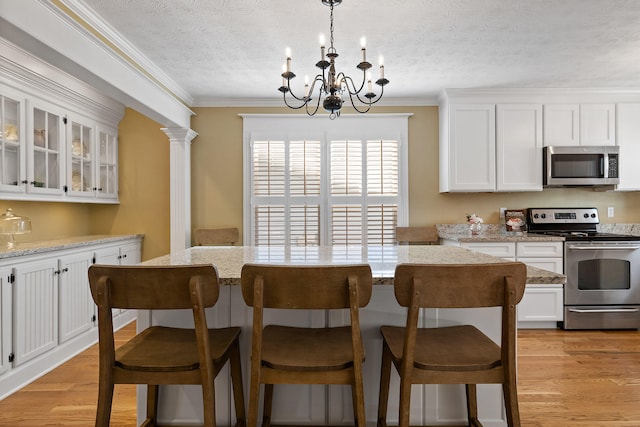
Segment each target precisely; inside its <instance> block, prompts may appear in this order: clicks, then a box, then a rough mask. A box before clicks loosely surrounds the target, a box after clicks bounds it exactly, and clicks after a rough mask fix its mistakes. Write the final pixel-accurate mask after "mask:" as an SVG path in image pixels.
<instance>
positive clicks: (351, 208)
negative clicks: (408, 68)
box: [243, 115, 408, 246]
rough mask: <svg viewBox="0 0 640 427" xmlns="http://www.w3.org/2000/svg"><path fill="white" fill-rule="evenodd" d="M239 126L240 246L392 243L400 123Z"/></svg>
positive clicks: (347, 119)
mask: <svg viewBox="0 0 640 427" xmlns="http://www.w3.org/2000/svg"><path fill="white" fill-rule="evenodd" d="M243 119H244V141H245V147H244V153H245V155H244V158H245V169H244V170H245V186H244V191H245V198H244V200H245V204H246V205H245V209H244V211H245V214H244V215H245V218H244V224H245V227H244V230H245V231H244V235H245V242H244V243H245V244H247V245H255V246H319V245H332V246H337V245H340V246H352V245H355V246H361V245H387V244H394V243H395V228H396V226H397V225H398V224H405V223H406V210H407V209H406V206H407V203H406V190H405V189H406V181H407V178H406V163H407V158H406V157H407V154H406V152H407V150H406V135H407V119H408V115H374V116H371V115H369V116H366V117H363V116H353V117H351V116H342V117H340V119H338V120H335V121H330V120H327V119H326V117H314V118H309V117H306V116H297V115H296V116H267V115H257V116H256V115H250V116H243ZM247 202H248V203H247Z"/></svg>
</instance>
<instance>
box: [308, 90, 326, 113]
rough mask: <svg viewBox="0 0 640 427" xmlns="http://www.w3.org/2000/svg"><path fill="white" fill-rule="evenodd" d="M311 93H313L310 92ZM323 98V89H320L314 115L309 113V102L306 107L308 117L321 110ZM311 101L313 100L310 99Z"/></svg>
mask: <svg viewBox="0 0 640 427" xmlns="http://www.w3.org/2000/svg"><path fill="white" fill-rule="evenodd" d="M309 93H311V92H309ZM321 98H322V88H320V89H318V100H317V102H316V108H314V110H313V113H310V112H309V102H307V103H306V104H305V105H306V106H307V108H306V110H307V115H309V116H314V115H315V114H316V113H317V112H318V109H319V108H320V99H321ZM310 100H311V98H310Z"/></svg>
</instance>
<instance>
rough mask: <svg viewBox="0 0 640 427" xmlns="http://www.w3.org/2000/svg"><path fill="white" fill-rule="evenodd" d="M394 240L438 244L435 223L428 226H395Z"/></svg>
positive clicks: (407, 242) (406, 242)
mask: <svg viewBox="0 0 640 427" xmlns="http://www.w3.org/2000/svg"><path fill="white" fill-rule="evenodd" d="M396 242H398V243H405V244H409V243H420V244H429V245H433V244H438V243H439V237H438V230H437V229H436V226H435V225H433V226H428V227H396Z"/></svg>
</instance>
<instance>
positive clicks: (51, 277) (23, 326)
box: [13, 258, 58, 366]
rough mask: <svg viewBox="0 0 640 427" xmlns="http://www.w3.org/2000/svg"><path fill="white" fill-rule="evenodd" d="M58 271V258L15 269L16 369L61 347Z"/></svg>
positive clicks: (23, 264)
mask: <svg viewBox="0 0 640 427" xmlns="http://www.w3.org/2000/svg"><path fill="white" fill-rule="evenodd" d="M57 271H58V259H57V258H47V259H41V260H37V261H32V262H25V263H22V264H20V265H19V266H17V267H15V268H14V270H13V272H14V273H13V274H14V275H15V282H14V286H13V293H14V297H15V304H14V306H13V319H14V324H13V331H14V343H15V347H14V349H13V353H14V357H15V359H14V365H15V366H19V365H21V364H23V363H25V362H27V361H29V360H31V359H33V358H35V357H36V356H39V355H41V354H43V353H45V352H47V351H49V350H51V349H53V348H55V347H56V346H57V345H58V280H57V273H56V272H57Z"/></svg>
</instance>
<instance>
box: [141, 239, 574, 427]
mask: <svg viewBox="0 0 640 427" xmlns="http://www.w3.org/2000/svg"><path fill="white" fill-rule="evenodd" d="M502 261H503V260H502V259H500V258H496V257H494V256H491V255H486V254H481V253H477V252H473V251H470V250H466V249H462V248H457V247H450V246H375V247H373V246H369V247H292V248H289V247H194V248H190V249H187V250H184V251H180V252H177V253H174V254H171V255H167V256H163V257H159V258H155V259H152V260H149V261H146V262H144V263H143V265H185V264H213V265H215V266H216V267H217V269H218V273H219V276H220V283H221V285H223V286H222V289H221V294H220V300H219V301H218V303H217V305H216V306H215V307H214V308H213V309H211V310H210V311H209V312H208V321H209V326H210V327H224V326H228V325H234V326H241V327H242V336H241V352H242V356H243V374H244V382H245V390H248V383H249V372H250V370H249V366H250V364H249V363H250V362H249V361H250V354H249V353H250V348H251V324H252V317H251V316H252V314H251V310H250V309H249V308H248V307H247V306H246V305H245V304H244V301H243V300H242V294H241V290H240V287H239V286H238V285H239V283H240V273H241V269H242V266H243V265H244V264H245V263H264V264H288V265H300V264H316V265H326V264H357V263H368V264H369V265H370V266H371V269H372V272H373V276H374V290H373V295H372V299H371V302H370V303H369V305H368V306H367V307H365V308H363V309H362V310H361V313H360V321H361V326H362V335H363V341H364V346H365V351H366V354H367V359H366V361H365V364H364V377H365V378H364V385H365V405H366V406H365V411H366V415H367V423H368V425H371V426H373V425H375V423H376V418H377V406H378V388H379V377H380V360H381V353H382V339H381V338H380V334H379V327H380V325H381V324H390V325H403V324H404V322H405V313H406V312H405V310H404V309H403V308H401V307H400V306H398V304H397V302H396V300H395V297H394V294H393V286H391V285H392V284H393V274H394V270H395V266H396V265H397V264H399V263H426V264H462V263H464V264H479V263H495V262H502ZM527 282H529V283H536V284H550V285H551V284H562V283H563V282H564V276H563V275H561V274H556V273H552V272H549V271H545V270H542V269H539V268H535V267H528V268H527ZM474 311H475V313H474V314H475V316H470V313H469V312H465V313H463V312H462V311H461V310H453V309H449V310H428V311H425V312H424V314H423V317H422V319H421V323H422V324H423V325H424V326H442V325H448V324H455V323H460V322H471V323H473V324H475V325H476V326H477V327H478V328H480V329H481V330H483V331H484V332H485V333H486V334H487V335H489V336H490V337H491V338H492V339H494V340H495V341H499V339H500V327H499V318H500V311H499V310H498V309H486V308H485V309H477V310H474ZM345 316H348V312H344V311H338V312H326V311H290V312H288V313H287V314H286V318H284V319H283V318H282V317H280V318H276V317H272V318H271V319H269V321H272V322H274V323H275V322H278V321H286V322H288V323H292V324H296V325H300V326H324V325H331V326H337V325H341V324H345V323H347V322H348V319H347V318H346V317H345ZM472 317H473V318H472ZM191 324H192V321H191V314H190V313H189V312H180V313H169V312H166V311H155V312H148V311H146V312H140V313H139V314H138V328H139V329H144V328H146V327H148V326H149V325H172V326H183V327H188V326H191ZM394 375H395V374H394ZM398 386H399V382H398V378H397V376H392V383H391V396H392V398H391V399H390V402H389V423H391V424H393V423H397V413H398V399H397V393H398ZM145 393H146V390H145V389H144V388H143V387H139V388H138V401H139V402H144V401H145ZM275 393H276V394H277V397H276V398H275V399H274V408H273V415H272V420H273V422H274V423H276V424H295V425H318V424H333V425H340V424H343V425H349V424H350V422H351V420H352V409H351V408H352V404H351V391H350V390H349V389H348V387H346V386H322V385H295V386H294V385H285V386H278V387H276V388H275ZM394 394H395V396H396V398H395V399H394V398H393V396H394ZM478 395H479V402H478V407H479V408H480V417H481V419H482V420H483V422H484V425H485V426H505V425H506V422H505V420H504V408H503V404H502V390H501V387H500V386H499V385H481V386H479V393H478ZM247 396H248V394H246V393H245V397H247ZM412 396H413V399H412V406H411V423H412V424H418V425H438V424H455V423H463V422H464V420H465V416H466V415H465V409H464V407H465V406H464V388H463V387H462V386H459V385H426V386H425V385H420V386H418V385H416V386H414V391H413V393H412ZM216 398H217V401H216V414H217V421H218V424H219V425H233V423H234V422H235V420H234V419H233V410H232V407H231V405H232V399H231V393H230V381H229V379H228V373H222V374H221V376H220V377H219V378H218V379H217V380H216ZM160 399H161V404H160V411H159V417H160V421H161V422H162V423H163V424H169V425H171V424H174V425H185V424H192V423H194V422H198V421H201V420H200V418H201V415H200V414H201V413H202V402H201V397H200V389H199V387H197V386H168V387H166V388H165V389H164V390H163V392H161V397H160ZM142 405H143V404H142ZM143 413H144V408H143V407H141V405H139V407H138V417H139V419H140V418H144V417H143Z"/></svg>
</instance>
